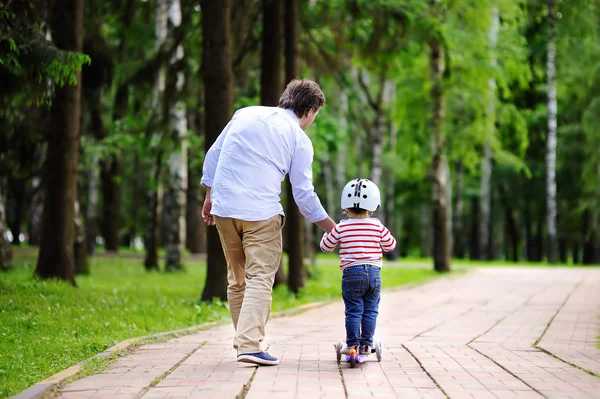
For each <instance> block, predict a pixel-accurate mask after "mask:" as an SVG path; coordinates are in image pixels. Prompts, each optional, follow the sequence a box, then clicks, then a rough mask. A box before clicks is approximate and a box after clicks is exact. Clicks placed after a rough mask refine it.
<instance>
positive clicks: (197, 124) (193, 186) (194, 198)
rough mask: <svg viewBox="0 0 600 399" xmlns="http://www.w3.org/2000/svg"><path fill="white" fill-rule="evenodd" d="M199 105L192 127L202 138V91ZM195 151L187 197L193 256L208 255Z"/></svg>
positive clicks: (190, 155) (192, 115) (192, 114)
mask: <svg viewBox="0 0 600 399" xmlns="http://www.w3.org/2000/svg"><path fill="white" fill-rule="evenodd" d="M197 98H198V104H197V105H196V110H195V111H190V110H189V109H188V113H189V115H190V125H191V126H193V127H194V130H195V133H196V134H197V135H198V136H201V135H202V134H203V133H202V132H204V123H203V121H202V118H203V115H202V113H201V111H200V109H201V106H202V104H203V103H204V99H203V93H202V90H199V91H198V94H197ZM192 151H194V150H193V149H191V148H189V149H188V195H187V222H186V228H187V236H186V247H187V248H188V249H189V250H190V252H191V253H192V254H202V253H206V225H205V224H204V221H203V220H202V203H201V202H200V199H199V198H200V184H199V181H200V179H199V178H197V177H196V172H197V171H196V170H194V168H192V160H193V158H194V157H195V156H196V154H193V153H192Z"/></svg>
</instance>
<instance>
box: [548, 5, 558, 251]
mask: <svg viewBox="0 0 600 399" xmlns="http://www.w3.org/2000/svg"><path fill="white" fill-rule="evenodd" d="M555 14H556V10H555V0H548V58H547V61H546V79H547V84H548V89H547V90H548V138H547V139H546V223H547V229H548V245H547V251H548V261H549V262H551V263H554V262H556V82H555V79H556V78H555V74H556V65H555V58H556V45H555V42H554V41H555V38H554V36H555V33H554V32H555V27H554V20H555V18H556V16H555Z"/></svg>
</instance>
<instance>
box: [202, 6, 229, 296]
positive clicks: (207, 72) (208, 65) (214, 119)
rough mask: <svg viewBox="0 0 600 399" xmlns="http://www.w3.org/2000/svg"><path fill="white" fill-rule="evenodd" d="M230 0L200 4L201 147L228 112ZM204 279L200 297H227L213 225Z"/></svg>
mask: <svg viewBox="0 0 600 399" xmlns="http://www.w3.org/2000/svg"><path fill="white" fill-rule="evenodd" d="M229 13H230V0H222V1H220V2H215V1H207V2H204V3H203V6H202V34H203V37H204V40H203V43H202V49H203V53H202V54H203V63H202V68H203V71H202V72H203V76H202V78H203V83H204V98H205V99H206V104H205V107H204V117H205V122H204V127H205V129H206V140H205V142H204V145H205V149H206V151H208V150H209V149H210V147H211V146H212V145H213V143H214V142H215V140H216V139H217V137H218V136H219V134H220V133H221V131H222V130H223V128H224V127H225V126H226V125H227V123H228V122H229V119H230V118H231V114H232V108H233V104H232V102H233V99H232V73H231V45H230V26H229V22H230V20H229V18H230V17H229ZM206 266H207V267H206V283H205V285H204V292H203V293H202V300H211V299H212V298H214V297H217V298H220V299H222V300H226V299H227V262H226V260H225V254H224V252H223V248H222V246H221V242H220V240H219V234H218V232H217V230H216V229H215V228H212V227H211V228H209V229H208V231H207V257H206Z"/></svg>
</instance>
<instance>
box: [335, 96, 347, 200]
mask: <svg viewBox="0 0 600 399" xmlns="http://www.w3.org/2000/svg"><path fill="white" fill-rule="evenodd" d="M339 118H340V122H339V123H340V130H339V136H340V139H339V143H338V151H337V162H336V170H335V178H336V184H337V186H338V187H340V188H341V187H344V186H345V185H346V183H347V182H346V138H347V134H348V93H346V92H345V91H342V94H341V96H340V117H339Z"/></svg>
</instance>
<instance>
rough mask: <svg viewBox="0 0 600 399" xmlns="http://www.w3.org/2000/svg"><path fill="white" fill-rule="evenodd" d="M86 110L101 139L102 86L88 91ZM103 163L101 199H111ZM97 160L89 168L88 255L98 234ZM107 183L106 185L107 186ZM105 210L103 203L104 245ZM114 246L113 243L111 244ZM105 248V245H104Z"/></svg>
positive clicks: (96, 135) (91, 128) (93, 249)
mask: <svg viewBox="0 0 600 399" xmlns="http://www.w3.org/2000/svg"><path fill="white" fill-rule="evenodd" d="M87 103H88V110H89V115H90V122H89V123H90V130H91V131H92V133H93V134H94V137H95V138H96V139H97V140H103V139H104V138H105V137H106V129H105V127H104V122H103V119H102V108H101V104H102V88H97V89H93V90H90V91H89V94H88V98H87ZM105 166H106V165H105V163H100V169H101V170H102V172H103V173H104V174H103V175H102V178H103V179H102V189H103V191H102V194H103V201H109V202H110V200H111V198H109V197H110V193H109V191H110V190H109V186H111V185H110V183H107V182H105V181H104V177H105V174H106V171H105V170H104V168H105ZM98 179H99V176H98V160H97V158H96V157H94V159H93V160H92V165H91V169H90V177H89V180H90V183H89V192H88V204H87V210H86V213H87V246H88V248H87V251H88V254H89V255H93V254H94V251H95V249H96V235H97V234H98V230H97V229H98V221H97V220H96V219H97V218H96V214H97V211H98ZM107 184H108V186H107ZM106 212H108V209H107V206H106V205H103V208H102V216H103V218H102V220H101V228H102V236H103V238H104V240H105V245H106V241H107V237H108V235H109V234H108V233H107V227H108V224H109V222H108V220H107V219H106V216H107V215H106ZM110 245H112V246H113V247H114V243H112V242H111V244H110ZM105 248H106V246H105Z"/></svg>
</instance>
